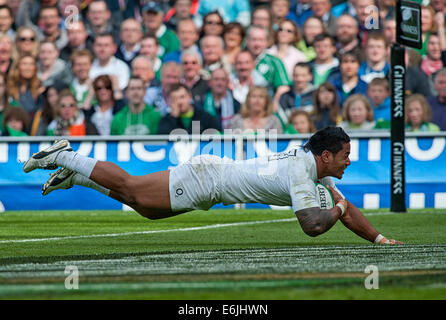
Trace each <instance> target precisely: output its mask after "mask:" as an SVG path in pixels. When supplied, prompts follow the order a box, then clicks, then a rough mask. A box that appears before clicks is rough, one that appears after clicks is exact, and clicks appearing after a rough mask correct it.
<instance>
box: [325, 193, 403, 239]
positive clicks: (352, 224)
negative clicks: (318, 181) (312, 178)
mask: <svg viewBox="0 0 446 320" xmlns="http://www.w3.org/2000/svg"><path fill="white" fill-rule="evenodd" d="M329 189H330V191H331V193H332V194H333V198H334V200H335V201H336V202H338V201H339V200H340V199H342V196H341V195H340V194H339V193H338V192H336V190H334V189H333V188H329ZM339 220H341V222H342V223H343V224H344V225H345V226H346V227H347V228H348V229H350V230H351V231H353V232H354V233H355V234H357V235H358V236H360V237H361V238H363V239H366V240H368V241H370V242H374V243H376V244H402V242H401V241H397V240H393V239H387V238H386V237H384V236H382V235H381V234H380V233H379V232H378V231H377V230H376V229H375V228H374V227H373V226H372V224H371V223H370V222H369V220H367V218H366V217H364V215H363V214H362V213H361V211H359V209H358V208H357V207H356V206H355V205H353V204H352V203H351V202H349V201H347V208H346V210H345V213H344V214H343V215H342V216H341V217H340V218H339Z"/></svg>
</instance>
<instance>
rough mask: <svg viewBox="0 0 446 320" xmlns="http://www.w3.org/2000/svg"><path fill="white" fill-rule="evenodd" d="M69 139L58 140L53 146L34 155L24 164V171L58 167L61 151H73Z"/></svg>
mask: <svg viewBox="0 0 446 320" xmlns="http://www.w3.org/2000/svg"><path fill="white" fill-rule="evenodd" d="M72 150H73V149H72V148H71V146H70V143H69V142H68V140H57V141H55V142H54V143H53V145H52V146H50V147H48V148H46V149H45V150H42V151H39V152H37V153H35V154H33V155H32V157H31V158H29V159H28V161H26V162H25V164H24V165H23V171H24V172H26V173H28V172H31V171H33V170H34V169H38V168H39V169H48V170H54V169H57V168H58V165H57V164H56V158H57V156H58V154H59V153H60V152H61V151H72Z"/></svg>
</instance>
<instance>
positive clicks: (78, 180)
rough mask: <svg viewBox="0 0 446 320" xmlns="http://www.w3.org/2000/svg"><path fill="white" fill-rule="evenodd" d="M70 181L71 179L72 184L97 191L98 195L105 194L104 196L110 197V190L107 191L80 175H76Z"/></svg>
mask: <svg viewBox="0 0 446 320" xmlns="http://www.w3.org/2000/svg"><path fill="white" fill-rule="evenodd" d="M72 179H73V180H72V181H73V184H76V185H79V186H84V187H87V188H91V189H94V190H96V191H99V192H100V193H103V194H105V195H106V196H108V195H110V189H107V188H105V187H103V186H101V185H99V184H97V183H96V182H94V181H93V180H91V179H89V178H87V177H85V176H83V175H82V174H80V173H76V174H75V175H74V176H73V178H72Z"/></svg>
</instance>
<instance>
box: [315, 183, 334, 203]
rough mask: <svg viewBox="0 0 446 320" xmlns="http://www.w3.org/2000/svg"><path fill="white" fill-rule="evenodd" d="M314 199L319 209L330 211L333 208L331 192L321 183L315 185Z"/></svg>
mask: <svg viewBox="0 0 446 320" xmlns="http://www.w3.org/2000/svg"><path fill="white" fill-rule="evenodd" d="M316 199H317V201H318V203H319V207H321V209H331V208H333V207H334V206H335V203H334V200H333V195H332V194H331V191H330V190H328V188H327V187H326V186H325V185H323V184H321V183H316Z"/></svg>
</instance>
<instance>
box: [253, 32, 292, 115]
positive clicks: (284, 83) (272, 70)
mask: <svg viewBox="0 0 446 320" xmlns="http://www.w3.org/2000/svg"><path fill="white" fill-rule="evenodd" d="M267 47H268V30H267V29H265V28H263V27H260V26H251V27H250V28H249V29H248V32H247V38H246V48H247V49H248V51H249V52H250V53H251V54H252V55H253V57H254V58H255V63H256V67H255V68H256V70H257V71H259V72H260V73H261V74H262V76H263V77H264V78H265V80H266V81H267V82H268V84H269V85H268V91H269V94H270V95H271V96H273V97H274V99H273V104H274V106H275V107H274V110H276V109H277V106H278V104H279V98H280V96H281V95H282V94H283V93H285V92H287V91H288V90H289V89H290V88H289V85H290V80H289V78H288V74H287V72H286V69H285V66H284V65H283V63H282V61H281V60H280V59H279V58H276V57H274V56H272V55H270V54H268V53H266V49H267Z"/></svg>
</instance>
